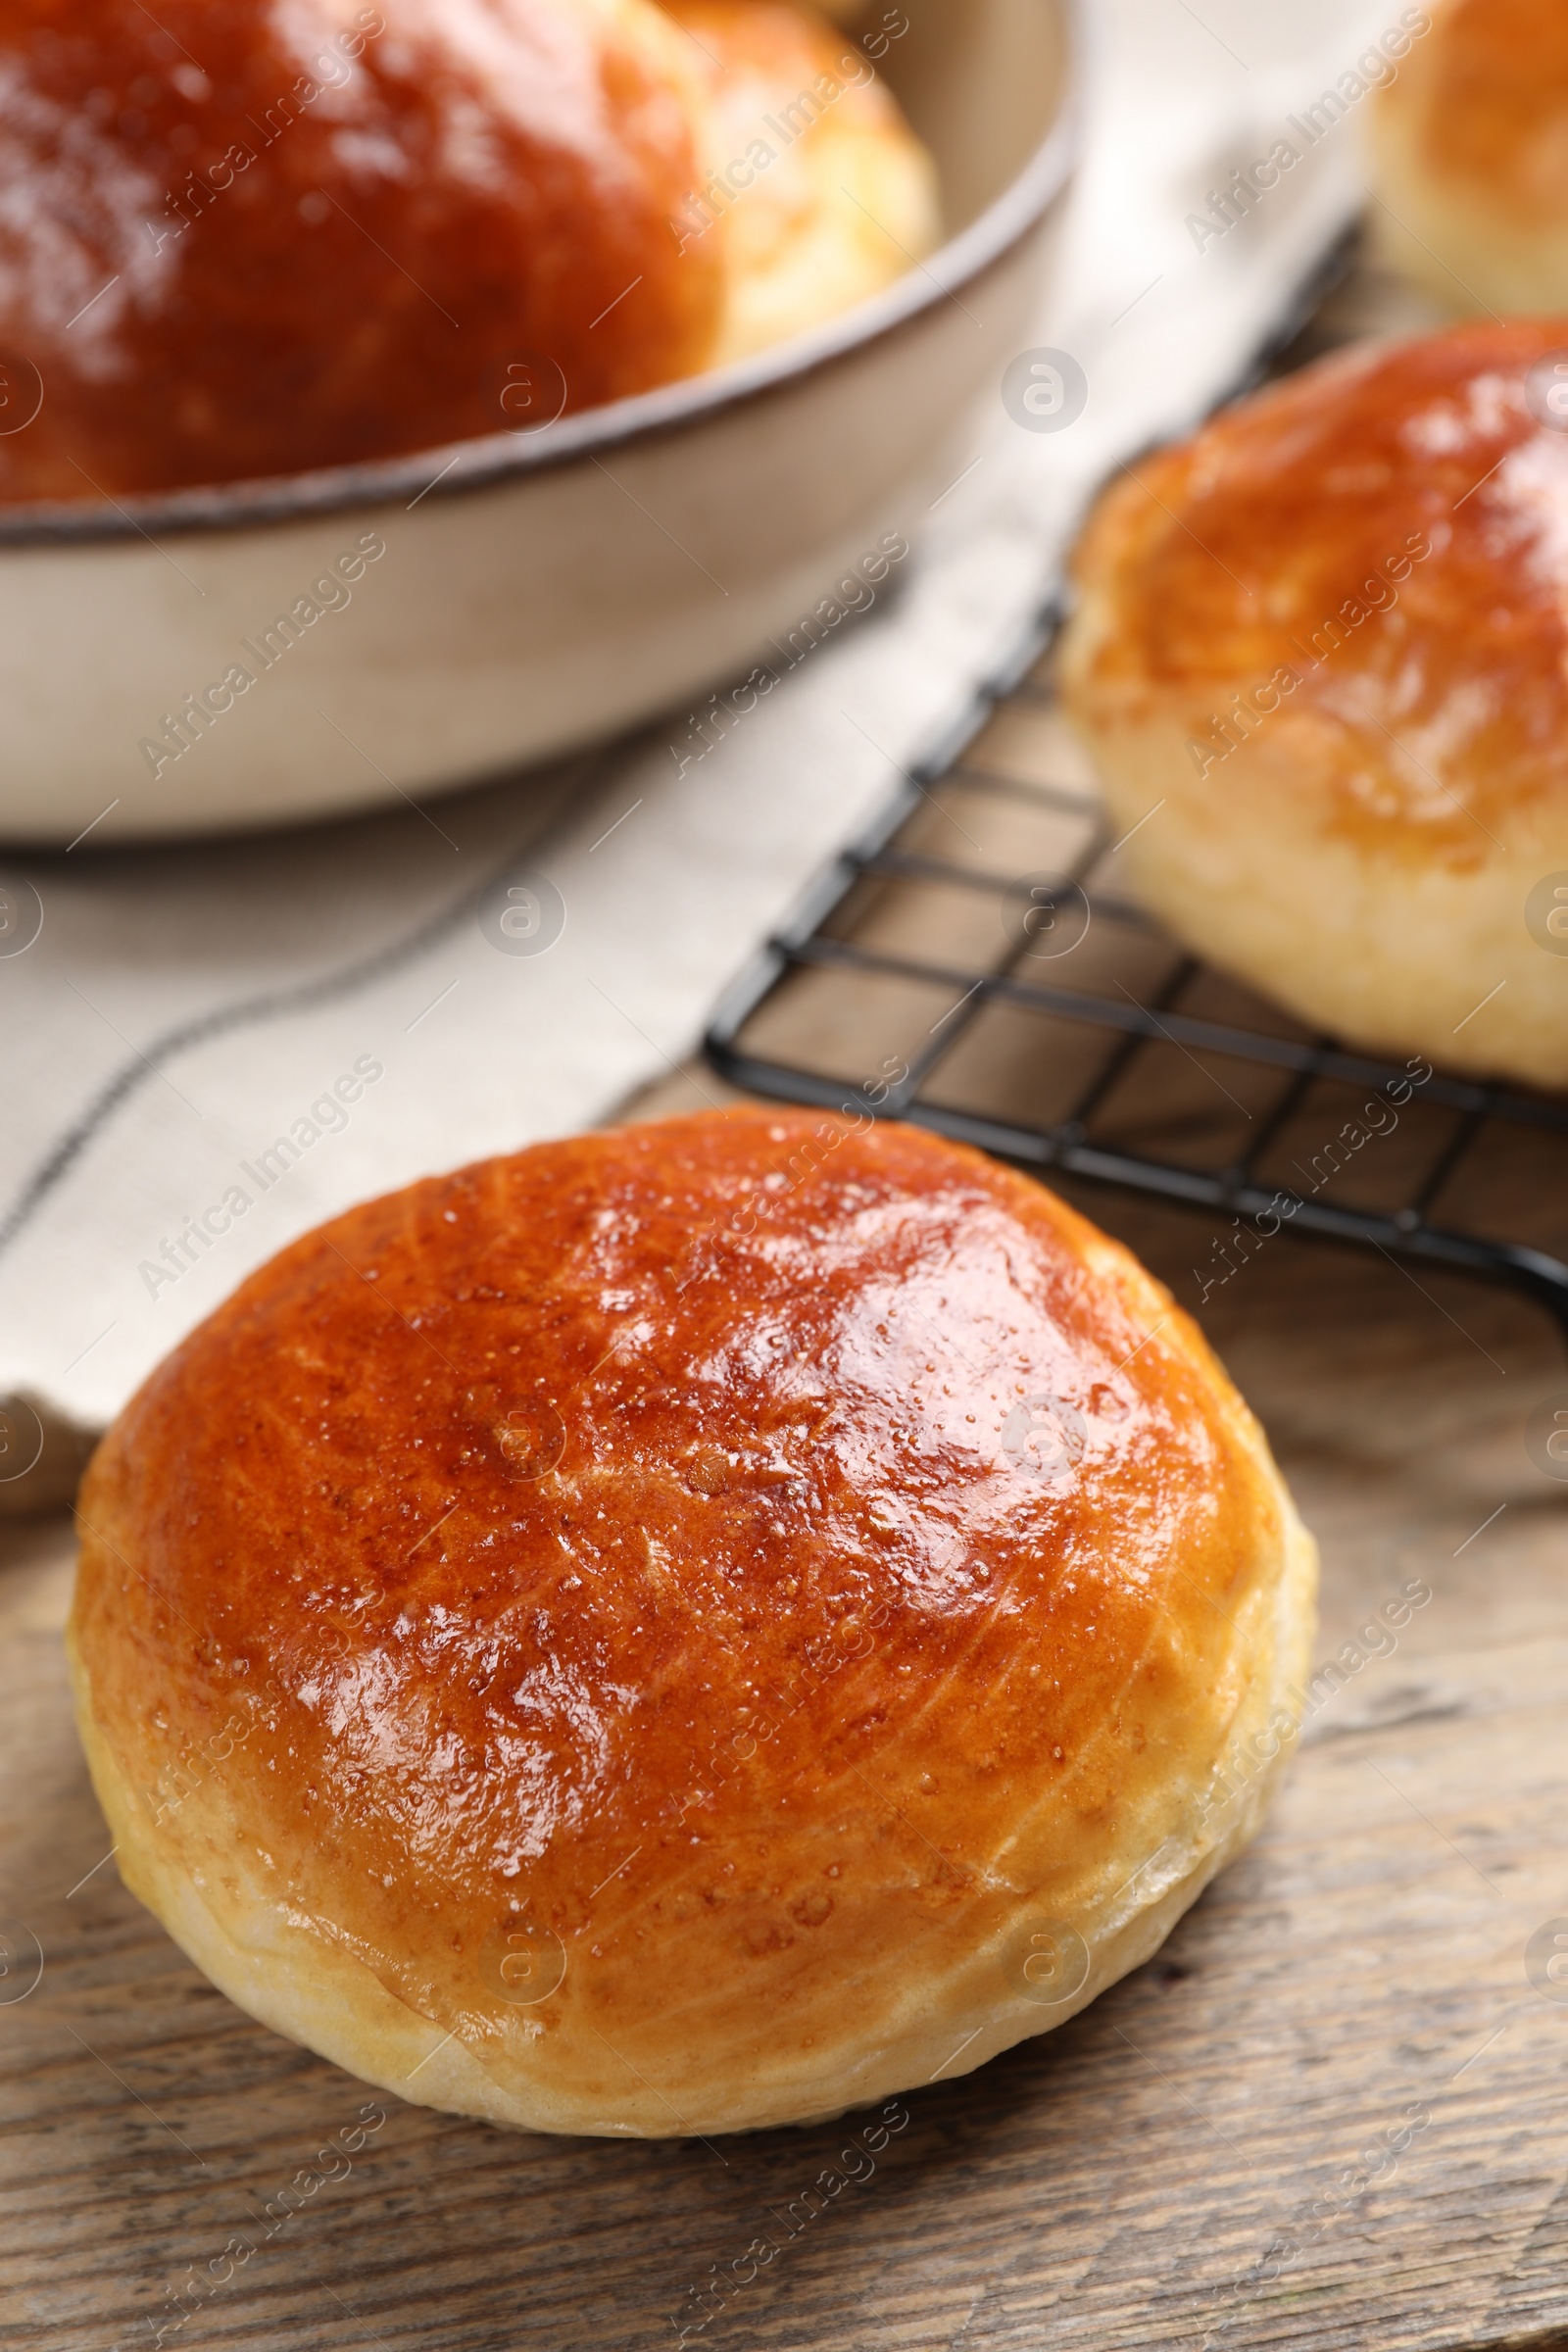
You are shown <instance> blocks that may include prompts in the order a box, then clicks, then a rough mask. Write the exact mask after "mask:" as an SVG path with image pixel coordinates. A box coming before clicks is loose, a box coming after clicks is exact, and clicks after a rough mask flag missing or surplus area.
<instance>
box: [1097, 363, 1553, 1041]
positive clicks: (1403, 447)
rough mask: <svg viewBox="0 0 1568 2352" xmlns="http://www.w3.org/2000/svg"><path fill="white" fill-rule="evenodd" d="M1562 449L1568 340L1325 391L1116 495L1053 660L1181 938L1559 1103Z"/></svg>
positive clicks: (1365, 1034) (1266, 409)
mask: <svg viewBox="0 0 1568 2352" xmlns="http://www.w3.org/2000/svg"><path fill="white" fill-rule="evenodd" d="M1565 426H1568V319H1562V320H1556V321H1548V322H1545V323H1541V322H1532V323H1530V324H1512V325H1510V324H1501V323H1498V322H1495V321H1487V322H1485V323H1479V324H1474V325H1464V326H1457V327H1453V328H1451V329H1448V330H1447V331H1446V332H1444V333H1442V334H1438V335H1434V336H1430V337H1427V338H1425V339H1422V340H1419V341H1415V342H1410V343H1405V344H1401V345H1397V346H1393V347H1390V346H1387V345H1379V346H1368V347H1361V348H1358V349H1355V350H1352V351H1350V352H1348V353H1345V354H1343V355H1339V356H1336V357H1334V358H1331V359H1328V360H1325V361H1323V362H1321V363H1320V364H1319V365H1317V366H1315V367H1312V368H1305V369H1303V370H1302V371H1301V372H1300V373H1299V374H1298V375H1295V376H1293V377H1291V378H1289V379H1288V380H1287V381H1285V382H1284V383H1281V384H1279V385H1276V386H1274V387H1273V388H1271V389H1269V390H1267V391H1264V392H1260V393H1257V394H1255V395H1254V396H1252V397H1251V398H1250V399H1247V400H1243V401H1240V402H1238V403H1237V404H1236V405H1235V406H1234V407H1232V408H1230V409H1227V410H1225V411H1223V412H1222V413H1221V414H1220V415H1219V416H1218V417H1215V418H1214V419H1213V420H1212V421H1211V422H1210V423H1208V424H1207V425H1205V426H1204V427H1203V429H1202V430H1201V432H1199V433H1198V434H1196V435H1195V436H1194V437H1193V438H1192V439H1191V440H1188V441H1185V442H1182V443H1181V444H1179V445H1178V446H1176V447H1174V448H1171V449H1168V450H1165V451H1163V452H1161V453H1160V454H1158V455H1156V456H1154V457H1152V458H1148V459H1145V460H1143V461H1141V462H1140V463H1139V464H1138V465H1137V466H1135V467H1134V468H1133V469H1132V471H1131V473H1130V474H1128V475H1124V476H1122V477H1121V478H1119V479H1118V481H1117V482H1116V484H1115V486H1114V487H1113V488H1112V489H1110V490H1109V491H1108V492H1107V493H1106V495H1105V496H1104V497H1103V499H1102V500H1101V502H1100V504H1099V506H1098V508H1097V509H1096V510H1095V512H1094V514H1093V515H1092V516H1091V519H1090V521H1089V524H1088V527H1087V529H1086V530H1085V532H1084V534H1083V537H1082V540H1081V542H1080V545H1079V548H1078V552H1077V557H1076V576H1077V583H1078V598H1079V601H1078V607H1077V611H1076V613H1075V614H1074V616H1073V618H1072V620H1071V622H1070V624H1069V627H1068V630H1067V633H1066V638H1065V642H1064V646H1063V651H1062V665H1063V677H1064V689H1065V696H1066V702H1067V707H1068V710H1069V711H1070V713H1071V715H1072V717H1073V719H1074V720H1075V722H1076V724H1077V726H1078V728H1079V730H1080V731H1081V733H1082V735H1083V737H1084V739H1085V740H1086V742H1087V744H1088V746H1089V748H1090V751H1091V753H1092V755H1093V757H1094V760H1095V763H1096V765H1097V767H1098V770H1099V773H1100V776H1101V780H1102V782H1103V788H1104V791H1105V794H1106V797H1107V799H1108V800H1109V803H1110V806H1111V809H1112V810H1113V812H1114V816H1115V821H1116V824H1117V827H1118V829H1121V830H1127V829H1130V828H1131V827H1133V826H1134V825H1137V826H1138V827H1139V830H1138V832H1137V833H1136V835H1135V836H1134V838H1133V839H1132V841H1131V842H1130V843H1129V845H1128V848H1127V851H1126V853H1125V855H1126V857H1127V859H1128V861H1129V867H1130V871H1131V875H1132V879H1133V882H1134V885H1135V887H1136V889H1137V890H1138V892H1139V894H1140V895H1141V896H1142V897H1143V898H1144V899H1145V901H1146V902H1147V904H1148V905H1149V906H1150V907H1152V908H1153V909H1154V910H1155V911H1156V912H1157V913H1158V914H1159V915H1161V916H1162V917H1163V918H1164V920H1165V921H1166V922H1167V923H1168V924H1169V925H1170V927H1171V929H1172V930H1173V931H1174V932H1175V934H1176V935H1177V937H1178V938H1180V939H1181V940H1183V941H1185V942H1186V943H1187V944H1188V945H1189V946H1190V947H1192V948H1193V949H1194V950H1195V951H1196V952H1197V953H1199V954H1201V955H1203V956H1208V957H1210V958H1211V959H1212V960H1213V961H1215V962H1216V963H1219V964H1221V965H1223V966H1225V967H1227V968H1228V969H1229V970H1231V971H1232V972H1234V973H1236V974H1238V975H1240V976H1241V977H1242V978H1243V979H1245V980H1247V981H1250V983H1251V984H1252V985H1253V986H1254V987H1256V988H1258V989H1259V990H1261V991H1263V992H1264V993H1265V994H1266V995H1269V996H1271V997H1273V998H1275V999H1277V1000H1278V1001H1279V1002H1280V1003H1281V1004H1282V1005H1286V1006H1288V1007H1289V1008H1290V1009H1291V1010H1292V1011H1293V1012H1295V1013H1297V1014H1299V1016H1300V1017H1301V1018H1302V1019H1303V1020H1305V1021H1307V1022H1309V1023H1311V1024H1313V1025H1314V1026H1317V1027H1320V1028H1322V1029H1325V1030H1329V1031H1332V1032H1334V1033H1335V1034H1337V1035H1338V1036H1340V1037H1342V1038H1345V1039H1348V1040H1349V1041H1351V1042H1353V1043H1355V1044H1357V1045H1360V1046H1364V1047H1367V1048H1370V1049H1373V1050H1374V1051H1378V1052H1385V1053H1391V1054H1401V1055H1403V1054H1410V1053H1421V1054H1426V1055H1428V1056H1430V1057H1431V1058H1432V1059H1433V1060H1434V1061H1438V1062H1446V1063H1448V1064H1449V1065H1450V1066H1453V1067H1456V1068H1461V1069H1466V1070H1474V1071H1479V1072H1483V1073H1488V1074H1497V1075H1501V1076H1506V1077H1512V1078H1516V1079H1524V1080H1527V1081H1533V1082H1535V1083H1536V1084H1539V1085H1542V1086H1548V1087H1557V1086H1564V1085H1568V954H1565V952H1564V951H1565V949H1568V430H1565V429H1564V427H1565ZM1152 812H1154V813H1152ZM1144 820H1147V821H1144Z"/></svg>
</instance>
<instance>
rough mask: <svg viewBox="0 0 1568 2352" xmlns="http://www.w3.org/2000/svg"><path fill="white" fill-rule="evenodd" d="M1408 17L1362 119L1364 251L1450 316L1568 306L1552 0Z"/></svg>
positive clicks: (1567, 142) (1567, 143)
mask: <svg viewBox="0 0 1568 2352" xmlns="http://www.w3.org/2000/svg"><path fill="white" fill-rule="evenodd" d="M1420 13H1422V14H1423V15H1428V14H1429V19H1430V21H1429V25H1428V29H1426V30H1425V31H1424V32H1419V33H1417V35H1416V36H1415V38H1414V40H1413V43H1412V45H1411V46H1410V49H1409V54H1408V55H1407V56H1405V57H1403V58H1402V59H1401V61H1400V64H1399V67H1398V70H1397V74H1395V75H1394V76H1393V77H1391V78H1390V79H1389V80H1388V81H1386V82H1385V83H1384V84H1383V86H1382V87H1381V88H1380V89H1379V91H1378V92H1377V94H1376V96H1375V98H1374V101H1373V104H1372V106H1371V108H1370V109H1369V110H1368V121H1369V125H1370V134H1371V135H1370V147H1371V162H1372V174H1373V190H1374V193H1375V194H1376V195H1377V197H1378V198H1379V199H1380V200H1381V201H1380V202H1379V204H1378V205H1376V206H1375V207H1374V210H1373V224H1374V228H1375V231H1376V237H1377V242H1378V244H1379V245H1380V246H1381V248H1382V250H1383V252H1384V254H1385V255H1386V257H1387V258H1388V259H1390V260H1392V261H1393V262H1394V263H1395V264H1396V265H1397V267H1398V268H1399V269H1400V270H1403V271H1404V272H1405V273H1406V274H1407V275H1408V276H1410V277H1412V278H1414V279H1415V280H1416V281H1417V282H1418V283H1419V284H1421V285H1423V286H1425V287H1427V288H1428V289H1429V290H1430V291H1431V292H1432V293H1434V294H1436V295H1437V297H1438V299H1439V300H1440V301H1441V302H1443V303H1445V304H1446V305H1447V307H1448V308H1449V309H1450V310H1455V311H1493V312H1509V311H1513V312H1525V313H1530V312H1536V311H1563V310H1568V17H1565V16H1564V13H1563V11H1562V9H1561V8H1560V7H1559V6H1558V5H1557V4H1556V0H1429V7H1428V10H1426V11H1423V12H1420ZM1405 22H1406V24H1408V23H1409V16H1408V14H1407V16H1406V19H1405Z"/></svg>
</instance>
